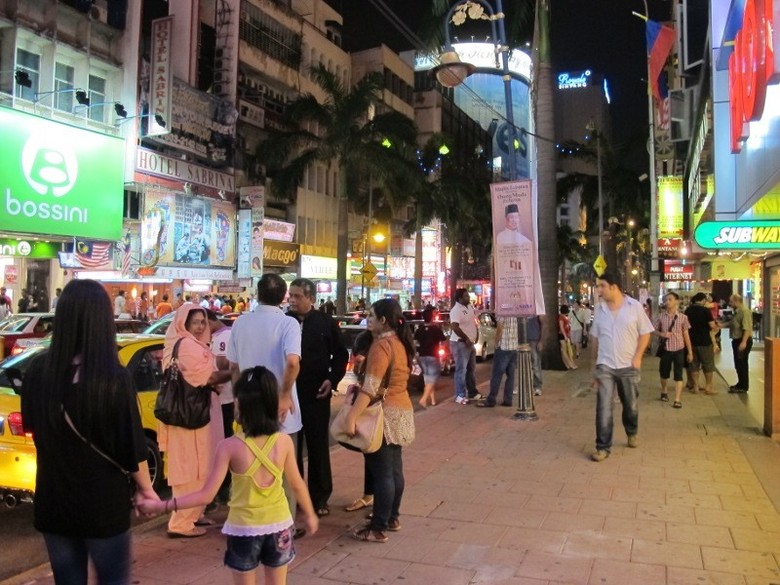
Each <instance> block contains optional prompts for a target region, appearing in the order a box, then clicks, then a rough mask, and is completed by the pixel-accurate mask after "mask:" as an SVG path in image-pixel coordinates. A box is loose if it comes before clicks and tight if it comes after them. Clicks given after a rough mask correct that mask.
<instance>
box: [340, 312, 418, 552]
mask: <svg viewBox="0 0 780 585" xmlns="http://www.w3.org/2000/svg"><path fill="white" fill-rule="evenodd" d="M368 329H369V331H371V333H372V334H373V336H374V341H373V343H372V344H371V349H370V350H369V352H368V357H367V359H366V377H365V381H364V383H363V391H364V392H365V393H363V392H361V393H360V394H359V395H358V397H357V398H356V399H355V406H354V408H352V410H351V412H350V418H349V419H348V420H347V430H348V431H350V430H351V432H352V433H353V434H354V432H355V421H356V419H357V416H358V415H359V414H360V413H361V412H362V411H363V410H365V408H366V407H367V406H368V404H369V402H370V400H371V399H370V398H369V396H371V397H374V396H376V395H377V393H379V392H381V391H383V388H382V386H383V380H384V379H385V376H387V391H386V395H385V400H384V403H383V411H384V439H383V441H382V446H381V447H380V448H379V450H378V451H376V452H374V453H369V454H367V455H366V468H367V471H370V477H371V483H372V487H373V491H374V512H373V514H372V516H371V521H370V523H369V524H368V525H367V526H365V527H363V528H360V529H358V530H356V531H355V532H353V533H352V536H353V537H354V538H355V539H357V540H362V541H366V542H387V540H388V538H387V535H386V534H385V532H386V531H387V530H389V531H391V532H397V531H398V530H400V529H401V522H400V520H399V515H400V507H401V499H402V497H403V493H404V470H403V462H402V459H401V454H402V448H403V447H405V446H407V445H410V444H411V443H412V441H414V410H413V407H412V401H411V399H410V398H409V392H408V390H407V381H408V380H409V372H410V370H411V367H412V359H413V358H414V352H415V347H414V339H413V338H412V332H411V331H410V329H409V326H408V325H407V323H406V321H405V320H404V317H403V313H402V311H401V306H400V305H399V304H398V302H397V301H394V300H392V299H382V300H379V301H377V302H375V303H374V304H373V305H371V310H370V311H369V313H368Z"/></svg>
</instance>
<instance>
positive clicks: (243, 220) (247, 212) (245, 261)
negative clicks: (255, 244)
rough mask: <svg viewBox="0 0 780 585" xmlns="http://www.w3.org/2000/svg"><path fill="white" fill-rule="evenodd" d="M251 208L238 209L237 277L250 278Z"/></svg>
mask: <svg viewBox="0 0 780 585" xmlns="http://www.w3.org/2000/svg"><path fill="white" fill-rule="evenodd" d="M251 251H252V210H251V209H240V210H239V211H238V265H237V270H236V272H237V276H238V278H250V277H251V276H252V268H251V262H252V256H251Z"/></svg>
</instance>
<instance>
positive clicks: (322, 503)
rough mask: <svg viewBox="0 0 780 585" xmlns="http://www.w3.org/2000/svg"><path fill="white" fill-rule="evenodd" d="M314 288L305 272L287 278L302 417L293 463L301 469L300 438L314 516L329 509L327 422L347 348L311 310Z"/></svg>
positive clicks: (330, 323) (328, 321)
mask: <svg viewBox="0 0 780 585" xmlns="http://www.w3.org/2000/svg"><path fill="white" fill-rule="evenodd" d="M315 297H316V288H315V286H314V283H313V282H312V281H311V280H309V279H307V278H297V279H295V280H293V281H292V282H291V283H290V289H289V297H288V301H289V303H290V310H289V311H288V313H287V314H288V315H290V316H291V317H294V318H295V319H297V320H298V322H299V323H300V324H301V369H300V373H299V374H298V378H297V380H296V386H297V391H298V401H299V402H300V406H301V419H302V422H303V438H304V440H303V441H298V453H297V455H298V468H299V469H300V470H301V474H303V443H304V441H305V443H306V450H307V454H308V458H309V470H308V473H307V474H306V477H307V481H308V484H309V493H310V494H311V499H312V502H313V503H314V509H315V510H316V511H317V515H318V516H326V515H328V514H329V513H330V509H329V508H328V499H329V498H330V495H331V493H332V492H333V478H332V476H331V470H330V449H329V437H328V427H329V425H330V398H331V395H332V391H333V390H334V389H335V388H336V387H337V386H338V383H339V382H340V381H341V379H342V378H343V377H344V373H345V372H346V369H347V360H348V359H349V354H348V353H347V348H346V347H344V341H343V340H342V338H341V330H340V329H339V326H338V323H337V322H336V321H335V319H333V318H332V317H331V316H330V315H327V314H326V313H323V312H321V311H318V310H315V308H314V303H315Z"/></svg>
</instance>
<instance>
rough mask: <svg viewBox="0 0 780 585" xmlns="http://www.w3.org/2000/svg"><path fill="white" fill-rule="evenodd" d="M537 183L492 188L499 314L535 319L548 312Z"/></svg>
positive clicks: (512, 183) (503, 185)
mask: <svg viewBox="0 0 780 585" xmlns="http://www.w3.org/2000/svg"><path fill="white" fill-rule="evenodd" d="M533 188H534V185H533V182H532V181H528V180H524V181H509V182H504V183H493V184H491V185H490V194H491V200H492V209H493V262H494V265H495V278H496V307H495V308H496V315H498V316H501V317H532V316H534V315H540V314H543V313H544V300H543V298H542V293H541V290H542V285H541V278H540V275H539V261H538V257H537V236H536V205H535V204H534V197H533Z"/></svg>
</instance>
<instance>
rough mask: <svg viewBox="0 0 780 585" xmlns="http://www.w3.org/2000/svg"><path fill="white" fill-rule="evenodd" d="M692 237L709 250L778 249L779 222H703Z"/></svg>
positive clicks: (779, 239) (779, 243)
mask: <svg viewBox="0 0 780 585" xmlns="http://www.w3.org/2000/svg"><path fill="white" fill-rule="evenodd" d="M693 237H694V239H695V240H696V243H697V244H699V246H701V247H702V248H705V249H709V250H717V249H723V248H727V249H735V248H742V249H763V250H766V249H780V221H777V220H774V221H705V222H703V223H700V224H699V225H698V227H697V228H696V231H695V232H694V234H693Z"/></svg>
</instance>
